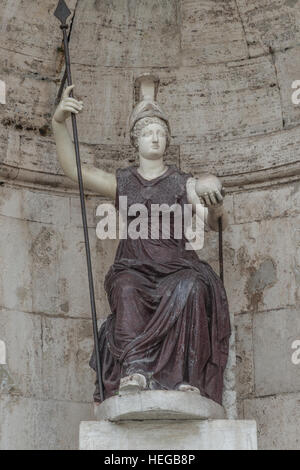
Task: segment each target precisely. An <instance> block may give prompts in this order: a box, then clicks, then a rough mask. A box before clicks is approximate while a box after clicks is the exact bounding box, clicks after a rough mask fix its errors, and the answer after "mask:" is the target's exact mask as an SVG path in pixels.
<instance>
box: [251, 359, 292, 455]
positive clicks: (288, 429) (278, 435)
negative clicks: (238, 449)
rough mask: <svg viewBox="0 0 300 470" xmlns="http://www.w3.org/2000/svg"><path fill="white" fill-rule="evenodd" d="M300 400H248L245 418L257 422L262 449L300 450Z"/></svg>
mask: <svg viewBox="0 0 300 470" xmlns="http://www.w3.org/2000/svg"><path fill="white" fill-rule="evenodd" d="M275 367H276V365H275ZM299 400H300V394H299V393H294V394H293V393H291V394H285V395H278V396H273V397H265V398H254V399H252V400H245V401H244V410H245V419H255V420H256V422H257V427H258V439H259V449H263V450H269V449H270V450H298V449H299V446H300V433H299V430H300V428H299V426H300V425H299V423H300V407H299Z"/></svg>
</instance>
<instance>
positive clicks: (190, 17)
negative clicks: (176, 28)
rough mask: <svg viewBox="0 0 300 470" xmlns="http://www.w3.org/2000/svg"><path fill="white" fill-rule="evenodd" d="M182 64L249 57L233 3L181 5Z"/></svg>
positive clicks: (192, 1)
mask: <svg viewBox="0 0 300 470" xmlns="http://www.w3.org/2000/svg"><path fill="white" fill-rule="evenodd" d="M181 18H182V26H181V49H182V51H181V53H182V59H183V60H182V63H183V65H187V66H188V65H197V64H201V63H204V62H207V63H214V62H227V61H230V60H239V59H246V58H248V47H247V42H246V38H245V34H244V31H243V25H242V23H241V20H240V17H239V12H238V9H237V5H236V2H235V1H234V0H223V1H219V2H215V1H213V0H208V1H205V2H199V1H198V0H183V1H182V2H181Z"/></svg>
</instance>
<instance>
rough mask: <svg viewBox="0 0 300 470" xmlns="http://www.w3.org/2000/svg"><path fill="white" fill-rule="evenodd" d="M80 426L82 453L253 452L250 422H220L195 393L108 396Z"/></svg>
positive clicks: (218, 413) (217, 410) (218, 411)
mask: <svg viewBox="0 0 300 470" xmlns="http://www.w3.org/2000/svg"><path fill="white" fill-rule="evenodd" d="M95 416H96V419H97V420H96V421H83V422H82V423H81V425H80V449H81V450H255V449H257V437H256V423H255V421H240V420H227V419H225V412H224V409H223V407H222V406H220V405H218V404H217V403H215V402H213V401H212V400H208V399H207V398H204V397H201V396H200V395H199V394H198V393H195V392H177V391H160V390H159V391H158V390H156V391H143V392H138V393H130V394H124V395H119V396H115V397H111V398H109V399H107V400H105V401H104V402H103V403H102V404H101V405H99V406H97V407H96V408H95Z"/></svg>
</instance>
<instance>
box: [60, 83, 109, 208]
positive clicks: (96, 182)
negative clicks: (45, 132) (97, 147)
mask: <svg viewBox="0 0 300 470" xmlns="http://www.w3.org/2000/svg"><path fill="white" fill-rule="evenodd" d="M72 88H74V85H71V86H68V87H67V88H66V89H65V91H64V94H63V96H62V100H61V102H60V103H59V105H58V106H57V108H56V110H55V113H54V115H53V118H52V129H53V135H54V139H55V143H56V150H57V156H58V160H59V162H60V164H61V167H62V169H63V171H64V173H65V175H66V176H68V177H69V178H70V179H71V180H73V181H76V182H77V181H78V176H77V166H76V156H75V148H74V144H73V142H72V139H71V137H70V134H69V131H68V128H67V126H66V119H67V118H68V117H70V116H71V113H75V114H78V113H79V112H80V111H82V109H83V103H82V101H77V100H75V99H74V98H71V97H70V96H69V93H70V91H71V90H72ZM81 169H82V179H83V185H84V187H85V188H86V189H89V190H90V191H94V192H96V193H98V194H100V195H101V196H104V197H109V198H111V199H115V197H116V189H117V181H116V177H115V175H114V174H112V173H108V172H106V171H103V170H100V169H99V168H96V167H94V166H89V165H86V164H82V165H81Z"/></svg>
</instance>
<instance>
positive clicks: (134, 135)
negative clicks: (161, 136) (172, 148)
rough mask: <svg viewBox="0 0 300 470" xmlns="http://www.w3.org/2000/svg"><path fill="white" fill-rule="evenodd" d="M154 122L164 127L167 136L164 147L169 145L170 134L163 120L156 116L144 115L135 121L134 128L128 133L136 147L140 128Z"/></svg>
mask: <svg viewBox="0 0 300 470" xmlns="http://www.w3.org/2000/svg"><path fill="white" fill-rule="evenodd" d="M154 123H155V124H160V125H161V126H162V127H163V128H164V130H165V132H166V138H167V142H166V149H167V148H168V146H169V145H170V139H171V136H170V132H169V129H168V126H167V124H166V123H165V121H163V119H160V118H158V117H145V118H142V119H140V120H139V121H137V123H136V124H135V126H134V128H133V129H132V131H131V133H130V140H131V142H132V144H133V146H134V147H135V148H136V149H138V139H139V136H140V134H141V132H142V130H143V129H144V128H145V127H146V126H148V125H149V124H154Z"/></svg>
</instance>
